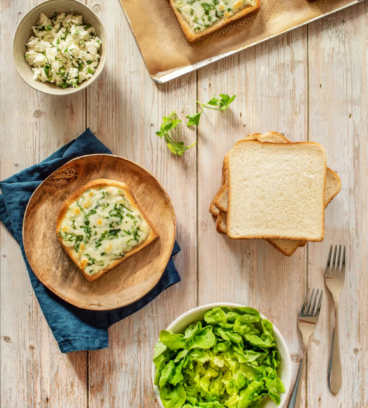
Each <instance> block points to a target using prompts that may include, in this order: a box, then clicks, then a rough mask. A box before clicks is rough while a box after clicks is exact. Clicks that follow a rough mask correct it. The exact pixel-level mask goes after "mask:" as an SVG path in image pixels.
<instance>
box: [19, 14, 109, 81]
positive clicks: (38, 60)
mask: <svg viewBox="0 0 368 408" xmlns="http://www.w3.org/2000/svg"><path fill="white" fill-rule="evenodd" d="M32 30H33V33H34V36H32V37H31V38H30V39H29V40H28V42H27V44H26V49H27V51H26V54H25V57H26V60H27V61H28V64H29V65H30V66H31V67H32V70H33V79H35V80H40V81H42V82H52V83H54V84H56V85H58V86H60V87H62V88H66V87H68V86H71V87H74V88H77V87H78V84H80V83H81V82H83V81H86V80H88V79H89V78H91V77H92V75H93V74H94V72H95V71H96V68H97V66H98V64H99V61H100V54H99V51H100V48H101V40H100V39H99V38H98V37H97V36H96V31H95V29H94V28H93V27H91V26H88V25H85V24H84V23H83V20H82V16H75V15H73V14H68V15H66V14H65V13H60V14H55V16H54V17H53V18H52V19H49V18H48V17H47V16H45V14H43V13H41V14H40V17H39V20H38V22H37V24H36V25H35V26H34V27H32Z"/></svg>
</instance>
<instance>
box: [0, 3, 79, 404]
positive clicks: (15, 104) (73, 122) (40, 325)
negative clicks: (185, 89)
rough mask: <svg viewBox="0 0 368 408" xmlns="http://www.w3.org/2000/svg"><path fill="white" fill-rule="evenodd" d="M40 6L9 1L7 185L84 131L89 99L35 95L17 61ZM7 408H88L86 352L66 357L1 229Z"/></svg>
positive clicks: (1, 70) (4, 53) (0, 80)
mask: <svg viewBox="0 0 368 408" xmlns="http://www.w3.org/2000/svg"><path fill="white" fill-rule="evenodd" d="M34 3H35V2H34V1H30V0H29V1H11V2H7V1H2V5H1V7H2V18H1V21H0V26H1V28H0V31H1V37H0V41H1V45H0V98H1V99H0V112H1V113H0V114H1V124H2V127H1V133H0V146H1V147H0V149H1V153H0V154H1V162H0V179H1V180H3V179H5V178H7V177H9V176H11V175H12V174H14V173H16V172H18V171H20V170H22V169H24V168H26V167H28V166H31V165H33V164H35V163H38V162H39V161H40V160H42V159H44V158H46V157H47V156H48V155H50V154H51V153H53V152H54V151H55V150H56V149H58V148H59V147H61V146H62V145H64V144H65V143H67V142H68V141H70V140H71V139H73V138H75V137H76V136H78V134H79V133H81V132H82V131H83V130H84V95H83V93H79V94H77V95H74V96H72V97H65V98H64V97H63V98H55V97H51V96H47V95H43V94H41V93H38V92H36V91H33V90H32V89H31V88H30V87H28V85H26V84H25V83H24V82H23V80H22V79H21V78H20V77H19V75H18V74H17V72H16V70H15V67H14V65H13V61H12V36H13V32H14V30H15V27H16V24H17V22H18V20H19V19H20V18H21V17H22V16H23V15H24V14H25V13H26V12H27V11H28V10H29V9H30V8H31V7H32V6H33V5H34ZM0 234H1V236H0V252H1V258H0V267H1V403H0V405H1V406H3V407H7V408H19V407H26V406H27V407H36V406H40V407H53V408H54V407H55V408H56V407H60V408H65V407H72V406H73V407H76V406H78V407H85V406H86V404H87V399H86V388H85V383H86V376H87V367H86V362H87V360H86V353H85V352H79V353H72V354H70V355H63V354H61V353H60V351H59V348H58V346H57V343H56V341H55V340H54V338H53V336H52V334H51V331H50V329H49V328H48V326H47V323H46V321H45V318H44V317H43V314H42V312H41V309H40V307H39V305H38V302H37V300H36V298H35V296H34V293H33V290H32V287H31V284H30V281H29V277H28V272H27V271H26V268H25V265H24V262H23V259H22V257H21V253H20V249H19V247H18V245H17V244H16V242H15V241H14V240H13V239H12V238H11V236H10V234H9V233H8V232H7V231H6V230H5V227H4V226H3V225H2V224H0Z"/></svg>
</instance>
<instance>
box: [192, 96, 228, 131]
mask: <svg viewBox="0 0 368 408" xmlns="http://www.w3.org/2000/svg"><path fill="white" fill-rule="evenodd" d="M219 96H220V98H216V96H214V97H213V98H212V99H211V100H209V101H208V102H207V103H205V104H203V103H201V102H198V101H197V103H198V105H200V106H201V107H202V109H201V111H200V112H198V113H194V114H192V115H188V116H186V118H187V119H189V120H188V123H187V126H198V125H199V121H200V119H201V115H202V112H203V109H204V108H206V109H212V110H219V111H225V110H226V109H227V108H228V107H229V106H230V104H231V102H233V100H234V99H235V98H236V95H233V96H232V97H230V96H229V95H226V94H220V95H219Z"/></svg>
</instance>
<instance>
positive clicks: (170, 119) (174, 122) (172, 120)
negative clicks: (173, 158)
mask: <svg viewBox="0 0 368 408" xmlns="http://www.w3.org/2000/svg"><path fill="white" fill-rule="evenodd" d="M179 123H181V120H180V119H176V113H175V111H174V112H172V113H171V114H170V115H168V116H164V117H163V122H162V125H161V128H160V131H159V132H156V135H157V136H158V137H160V138H161V139H162V138H164V139H165V141H166V143H167V147H168V148H169V150H170V151H171V153H173V154H175V155H177V156H183V154H184V152H185V151H186V150H188V149H190V148H191V147H193V146H194V145H195V144H196V142H194V143H193V144H191V145H190V146H184V142H179V143H178V142H175V141H174V140H173V139H172V138H171V136H170V135H169V131H170V130H172V129H175V128H176V127H177V126H178V125H179Z"/></svg>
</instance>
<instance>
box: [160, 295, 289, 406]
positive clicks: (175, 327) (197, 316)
mask: <svg viewBox="0 0 368 408" xmlns="http://www.w3.org/2000/svg"><path fill="white" fill-rule="evenodd" d="M218 306H228V307H243V306H244V305H239V304H235V303H210V304H208V305H204V306H199V307H196V308H195V309H191V310H189V312H186V313H184V314H182V315H181V316H179V317H178V318H177V319H176V320H174V321H173V322H172V323H171V324H170V326H169V327H168V328H167V329H166V330H171V331H172V332H173V333H184V330H185V329H186V327H187V326H189V325H190V324H191V323H194V322H196V321H198V320H203V318H204V315H205V314H206V312H207V311H208V310H210V309H212V308H214V307H218ZM261 317H262V319H267V317H265V316H263V315H261ZM271 323H272V322H271ZM272 324H273V323H272ZM273 332H274V335H275V340H276V344H277V348H278V350H279V352H280V355H281V364H280V366H279V368H278V370H277V374H278V376H279V378H280V379H281V380H282V382H283V383H284V385H285V392H284V393H283V394H281V403H280V405H279V406H278V408H283V407H285V406H286V402H287V398H288V395H289V391H290V384H291V376H292V367H291V358H290V353H289V349H288V347H287V345H286V342H285V340H284V338H283V337H282V335H281V333H280V332H279V331H278V330H277V328H276V327H275V326H273ZM155 372H156V366H155V365H154V364H153V363H152V382H153V381H154V378H155ZM153 388H154V391H155V394H156V396H157V400H158V402H159V404H160V406H161V407H162V408H164V406H163V405H162V402H161V398H160V391H159V389H158V387H157V386H156V385H154V384H153ZM275 407H276V404H275V403H274V402H273V401H272V400H271V399H270V398H265V399H264V400H263V402H262V408H275Z"/></svg>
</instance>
